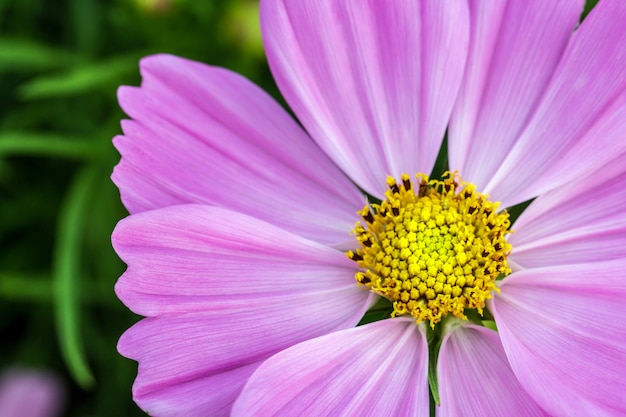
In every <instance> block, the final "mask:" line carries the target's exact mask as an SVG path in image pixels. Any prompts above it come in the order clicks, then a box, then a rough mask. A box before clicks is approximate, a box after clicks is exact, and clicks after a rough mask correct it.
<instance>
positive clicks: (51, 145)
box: [0, 131, 108, 159]
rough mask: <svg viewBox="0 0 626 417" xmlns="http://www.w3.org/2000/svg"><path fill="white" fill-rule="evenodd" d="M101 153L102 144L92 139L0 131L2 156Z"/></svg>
mask: <svg viewBox="0 0 626 417" xmlns="http://www.w3.org/2000/svg"><path fill="white" fill-rule="evenodd" d="M107 144H108V143H107ZM99 154H100V146H98V143H97V142H95V141H94V140H90V139H85V138H77V137H71V136H64V135H60V134H53V133H40V132H19V131H15V132H2V133H0V156H5V155H41V156H56V157H63V158H72V159H73V158H78V159H81V158H89V157H94V156H97V155H99Z"/></svg>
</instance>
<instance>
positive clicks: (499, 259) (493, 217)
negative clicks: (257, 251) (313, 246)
mask: <svg viewBox="0 0 626 417" xmlns="http://www.w3.org/2000/svg"><path fill="white" fill-rule="evenodd" d="M416 177H417V182H416V184H417V189H416V188H415V187H414V186H413V183H412V181H411V179H410V177H409V176H408V175H407V174H403V175H402V181H401V183H396V181H395V179H393V178H392V177H388V178H387V185H388V186H389V190H387V192H386V193H385V197H386V199H385V200H384V201H382V202H381V203H380V204H372V205H371V207H370V206H365V208H363V210H361V211H360V212H359V214H360V215H361V217H362V218H363V220H364V222H365V223H364V224H362V223H361V222H357V224H356V226H355V228H354V231H353V233H354V234H355V235H356V238H357V240H358V241H359V243H360V245H361V247H360V248H357V249H356V250H354V251H348V252H347V254H346V255H347V256H348V258H350V259H352V260H353V261H355V262H357V264H358V265H359V266H360V267H361V268H363V270H362V271H360V272H358V273H357V274H356V280H357V282H358V283H359V284H361V285H364V286H365V287H367V288H370V289H371V290H372V291H374V292H376V293H378V294H380V295H381V296H383V297H386V298H388V299H389V300H391V301H392V302H393V308H394V311H393V313H392V316H399V315H408V314H410V315H411V316H413V317H414V318H415V320H416V321H417V322H418V323H421V322H423V321H426V320H428V321H430V325H431V327H434V325H435V324H436V323H438V322H439V321H441V319H442V318H443V317H445V316H446V315H447V314H452V315H454V316H456V317H458V318H461V319H467V317H466V316H465V314H464V310H465V309H466V308H470V309H476V310H477V311H478V312H479V313H480V314H482V312H483V308H484V306H485V300H486V299H488V298H490V297H491V291H493V290H496V291H497V287H496V283H495V281H496V279H497V278H498V277H499V276H502V275H506V274H509V273H510V272H511V270H510V269H509V267H508V266H507V262H506V257H507V255H508V254H509V253H510V251H511V245H510V244H509V243H508V242H507V241H506V238H505V237H506V235H507V234H508V233H511V231H510V230H509V227H510V225H511V222H510V220H509V215H508V213H507V212H506V211H503V212H501V213H498V205H499V203H497V202H496V203H494V202H491V201H489V200H488V199H487V198H488V196H486V195H484V194H481V193H478V192H476V191H475V186H474V185H473V184H469V183H465V182H461V179H460V177H459V176H458V175H457V174H456V173H449V172H447V173H446V174H445V175H444V177H443V179H442V180H430V181H429V179H428V177H427V176H426V175H423V174H418V175H417V176H416Z"/></svg>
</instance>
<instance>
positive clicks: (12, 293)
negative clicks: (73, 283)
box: [0, 272, 52, 303]
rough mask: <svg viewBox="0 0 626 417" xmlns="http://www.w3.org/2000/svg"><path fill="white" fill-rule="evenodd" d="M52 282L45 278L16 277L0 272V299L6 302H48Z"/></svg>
mask: <svg viewBox="0 0 626 417" xmlns="http://www.w3.org/2000/svg"><path fill="white" fill-rule="evenodd" d="M51 294H52V282H51V281H50V277H47V276H28V277H27V276H16V275H12V274H7V273H2V272H0V297H1V298H4V299H7V300H21V301H31V302H38V303H40V302H47V303H49V302H50V299H51Z"/></svg>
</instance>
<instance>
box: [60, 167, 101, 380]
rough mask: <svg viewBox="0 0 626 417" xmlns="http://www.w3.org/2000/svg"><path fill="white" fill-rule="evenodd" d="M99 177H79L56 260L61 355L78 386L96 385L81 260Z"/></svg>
mask: <svg viewBox="0 0 626 417" xmlns="http://www.w3.org/2000/svg"><path fill="white" fill-rule="evenodd" d="M97 180H98V176H97V170H96V169H95V168H90V167H88V168H84V169H83V170H81V171H79V173H78V174H77V175H76V177H75V179H74V182H73V184H72V185H71V187H70V189H69V191H68V194H67V196H66V198H65V201H64V204H63V206H62V208H61V213H60V218H59V223H58V230H57V236H56V242H55V251H54V260H53V262H54V263H53V282H54V303H55V305H54V307H55V319H56V325H57V333H58V337H59V344H60V347H61V353H62V354H63V358H64V360H65V362H66V364H67V366H68V368H69V371H70V373H71V374H72V376H73V377H74V379H76V382H77V383H78V384H79V385H80V386H81V387H83V388H88V387H90V386H92V385H93V383H94V378H93V375H92V373H91V370H90V369H89V365H88V364H87V359H86V357H85V352H84V348H83V341H82V336H81V332H80V317H81V312H80V297H79V294H80V260H81V246H82V238H83V235H84V228H85V225H86V221H87V207H88V203H89V200H90V198H91V193H92V192H93V191H94V189H95V184H97Z"/></svg>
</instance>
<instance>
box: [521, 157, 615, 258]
mask: <svg viewBox="0 0 626 417" xmlns="http://www.w3.org/2000/svg"><path fill="white" fill-rule="evenodd" d="M625 168H626V167H625V166H624V164H623V163H621V161H620V160H615V161H614V162H613V163H611V164H609V165H608V166H607V167H606V168H604V169H602V170H600V171H597V172H595V173H594V174H593V175H588V176H585V177H583V178H580V179H578V180H576V181H572V182H570V183H568V184H565V185H564V186H562V187H560V188H558V189H555V190H553V191H551V192H549V193H547V194H544V195H541V196H540V197H538V198H537V199H536V200H535V201H533V203H532V204H531V205H530V206H529V207H528V208H527V209H526V210H525V211H524V213H522V215H521V216H520V218H519V219H517V221H516V222H515V225H514V226H513V229H515V233H513V234H512V235H511V237H510V239H509V242H510V243H511V244H512V245H513V253H512V254H511V256H510V257H509V258H510V259H511V260H513V261H514V262H516V263H517V264H518V265H520V266H523V267H526V268H534V267H541V266H550V265H560V264H568V263H586V262H597V261H603V260H610V259H618V258H626V211H625V210H624V202H625V201H626V170H625Z"/></svg>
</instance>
